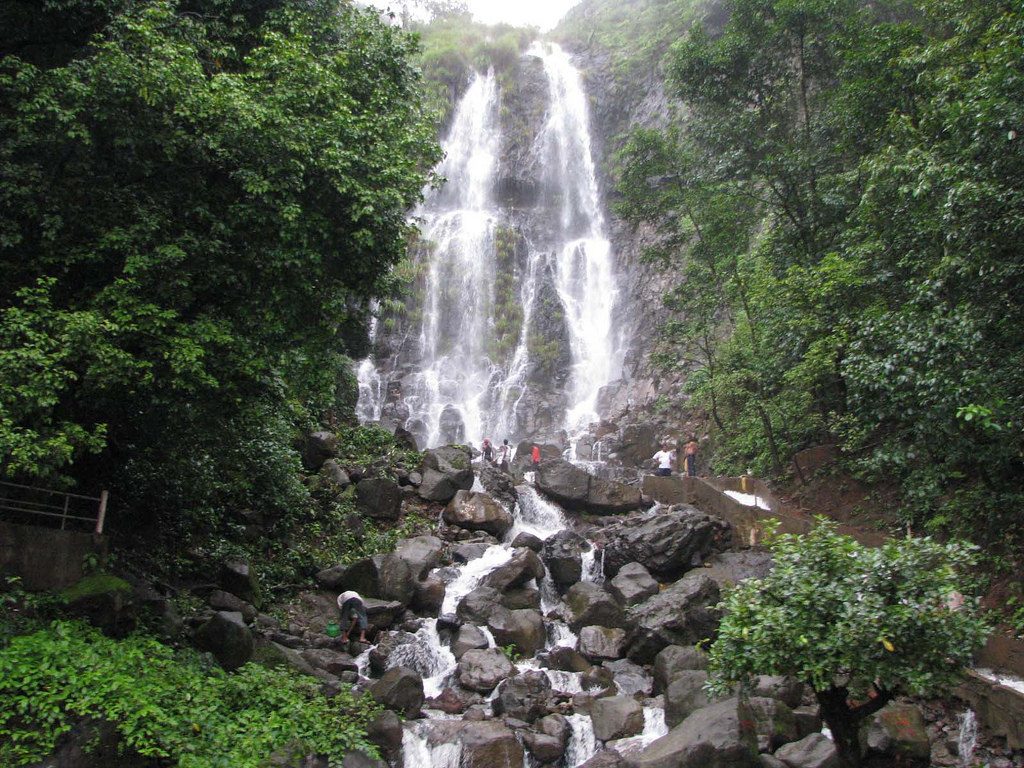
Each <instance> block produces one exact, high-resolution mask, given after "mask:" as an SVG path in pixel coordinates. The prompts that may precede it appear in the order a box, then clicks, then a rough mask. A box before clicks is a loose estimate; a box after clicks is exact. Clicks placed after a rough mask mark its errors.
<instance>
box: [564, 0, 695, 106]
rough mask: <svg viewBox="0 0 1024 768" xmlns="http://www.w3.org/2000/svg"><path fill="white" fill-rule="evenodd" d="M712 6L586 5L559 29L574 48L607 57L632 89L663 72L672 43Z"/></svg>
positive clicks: (656, 1) (643, 0) (592, 1)
mask: <svg viewBox="0 0 1024 768" xmlns="http://www.w3.org/2000/svg"><path fill="white" fill-rule="evenodd" d="M709 12H710V13H714V4H713V3H699V2H695V0H583V2H581V3H579V4H578V5H576V6H574V7H573V8H572V9H571V10H570V11H569V12H568V13H567V14H566V15H565V18H564V19H563V20H562V21H561V22H560V23H559V24H558V27H557V28H556V29H555V32H554V34H555V37H556V38H557V39H559V40H561V41H564V42H566V43H569V44H570V45H572V46H573V47H574V48H579V47H585V48H587V49H594V48H596V49H599V50H603V51H606V52H608V53H609V54H610V55H611V57H612V61H613V66H614V67H615V71H616V75H617V79H618V80H620V81H621V82H622V83H623V87H626V88H628V87H629V84H630V83H631V82H632V81H635V80H636V79H638V78H640V77H643V76H644V75H647V74H649V73H651V72H652V71H654V70H655V69H656V68H658V67H659V65H660V63H661V60H662V58H663V57H664V55H665V53H666V51H667V50H668V49H669V47H670V46H671V44H672V43H673V42H674V41H675V40H677V39H678V38H679V37H680V35H682V34H683V33H684V32H685V31H686V30H687V29H688V28H689V26H690V25H691V24H692V23H693V22H694V21H695V20H696V19H698V18H700V17H701V16H702V15H704V14H706V13H709Z"/></svg>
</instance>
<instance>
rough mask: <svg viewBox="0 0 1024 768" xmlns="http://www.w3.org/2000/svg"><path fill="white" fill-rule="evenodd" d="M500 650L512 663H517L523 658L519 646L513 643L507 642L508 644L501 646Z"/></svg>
mask: <svg viewBox="0 0 1024 768" xmlns="http://www.w3.org/2000/svg"><path fill="white" fill-rule="evenodd" d="M501 652H502V653H503V654H505V658H506V659H508V660H509V661H511V662H512V663H513V664H517V663H519V662H520V661H522V660H523V654H522V653H520V652H519V648H518V647H517V646H516V644H515V643H509V644H508V645H503V646H501Z"/></svg>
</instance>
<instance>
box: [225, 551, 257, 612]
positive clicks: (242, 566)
mask: <svg viewBox="0 0 1024 768" xmlns="http://www.w3.org/2000/svg"><path fill="white" fill-rule="evenodd" d="M217 583H218V584H220V586H221V588H222V589H223V590H224V591H225V592H230V593H231V594H232V595H235V596H237V597H240V598H242V599H243V600H245V601H247V602H250V603H253V604H254V605H259V598H260V584H259V580H258V579H257V578H256V573H255V572H254V571H253V570H252V569H251V568H250V567H249V564H248V563H244V562H241V561H239V560H229V561H228V562H226V563H224V564H223V565H221V567H220V573H218V574H217Z"/></svg>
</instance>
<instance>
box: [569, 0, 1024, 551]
mask: <svg viewBox="0 0 1024 768" xmlns="http://www.w3.org/2000/svg"><path fill="white" fill-rule="evenodd" d="M588 7H590V8H592V9H595V8H596V9H598V10H600V9H601V8H602V6H601V5H600V4H592V5H590V6H588ZM725 11H726V12H727V18H728V21H727V23H724V24H719V23H717V22H715V23H704V24H696V25H695V26H694V27H693V28H692V30H691V31H689V32H688V33H687V34H686V35H683V36H681V37H680V38H679V39H678V40H676V41H675V42H674V44H673V45H672V47H671V49H670V51H669V52H668V54H667V56H666V58H665V59H664V61H663V64H664V67H665V71H666V73H667V84H668V87H669V90H670V92H671V94H672V96H673V98H674V99H676V100H677V102H678V103H679V104H682V105H684V107H685V110H683V111H682V114H686V115H687V117H686V119H685V120H681V119H676V120H674V121H672V122H671V124H670V125H669V127H668V128H667V129H666V130H664V131H652V130H644V129H640V130H637V131H636V132H635V133H634V134H633V136H632V137H631V139H630V141H629V143H628V146H627V147H626V148H625V149H624V151H623V152H622V153H621V156H620V158H619V163H620V183H619V192H620V194H621V195H622V199H621V201H620V205H619V213H620V214H621V215H622V216H624V217H626V218H627V219H628V220H630V221H633V222H636V223H640V222H650V223H653V224H654V225H655V226H656V227H657V228H658V232H659V241H658V244H657V245H656V246H655V247H653V248H651V249H650V250H649V252H648V258H650V259H651V260H654V261H655V262H657V263H660V264H662V265H663V266H664V268H665V269H666V270H669V271H670V272H671V273H672V274H674V275H677V276H678V279H677V282H676V286H675V288H674V289H673V290H672V291H671V292H670V293H668V294H667V295H666V296H665V299H664V300H665V302H666V305H667V306H668V307H669V308H670V309H671V310H672V312H673V316H674V318H675V319H673V320H672V321H671V322H670V323H669V325H668V327H667V328H666V329H665V330H666V334H665V343H664V345H663V347H662V349H661V350H660V355H659V356H660V360H661V363H662V365H663V366H665V367H666V368H669V369H674V368H679V369H693V368H694V367H695V368H696V373H694V374H692V375H690V376H689V391H690V393H691V394H692V397H693V401H692V405H693V406H696V407H697V408H699V409H702V410H703V411H704V412H705V413H706V414H707V415H708V419H709V422H710V429H711V432H712V435H713V443H714V452H713V466H714V469H715V470H716V471H719V472H722V473H738V472H744V471H752V472H754V473H759V474H761V473H763V474H767V475H770V476H774V477H776V478H778V477H782V476H785V475H789V474H791V473H793V472H794V471H796V470H795V469H794V466H793V463H792V461H791V459H792V457H793V455H794V454H795V453H796V452H797V451H799V450H801V449H803V448H807V447H809V446H813V445H817V444H821V443H831V444H835V445H837V446H838V447H839V449H840V451H841V456H842V459H843V462H844V465H845V468H846V469H847V470H849V471H852V472H853V473H855V475H856V476H857V477H859V478H860V479H862V480H864V481H866V482H868V483H871V484H875V485H885V486H887V487H889V488H895V489H896V505H897V507H898V511H899V513H900V514H901V516H902V519H903V520H904V521H905V522H906V523H908V524H912V525H914V526H915V527H917V526H920V525H925V526H927V527H928V528H929V529H930V530H944V531H951V532H955V533H960V534H964V535H968V536H971V537H973V538H974V539H975V540H978V541H983V542H985V543H987V544H989V545H990V546H991V550H990V554H991V555H992V557H993V558H995V562H996V563H997V564H998V563H999V562H1000V558H1001V557H1002V556H1006V557H1008V558H1010V559H1013V558H1016V557H1018V556H1019V553H1020V551H1021V549H1020V544H1021V540H1020V530H1021V529H1020V526H1019V522H1018V521H1019V509H1020V507H1021V504H1022V502H1024V492H1022V490H1021V488H1020V482H1019V479H1020V477H1021V476H1022V471H1024V453H1022V450H1024V441H1022V437H1021V435H1022V432H1021V424H1022V419H1024V378H1022V371H1024V367H1022V362H1024V360H1022V350H1024V330H1022V329H1024V322H1022V321H1024V311H1022V310H1024V303H1022V301H1021V297H1020V292H1019V290H1018V287H1019V285H1020V281H1021V277H1022V273H1024V258H1022V254H1024V214H1022V211H1024V206H1022V203H1024V199H1022V194H1024V193H1022V190H1024V145H1022V139H1021V136H1020V134H1019V131H1021V129H1022V127H1024V96H1022V94H1024V87H1022V86H1024V80H1022V70H1021V67H1020V62H1021V61H1022V60H1024V48H1022V40H1024V35H1022V33H1024V13H1022V11H1021V8H1020V7H1019V5H1018V4H1014V3H1008V2H986V3H974V2H968V1H966V0H948V1H946V0H942V1H934V0H919V1H918V2H914V3H902V2H901V3H882V4H877V3H876V4H871V5H870V6H864V5H863V4H860V3H855V2H819V1H818V0H796V2H790V1H789V0H786V2H781V1H780V0H731V2H729V3H727V4H726V5H725ZM604 12H605V17H606V18H609V19H610V18H611V17H610V15H609V13H610V12H609V11H608V10H607V9H605V11H604ZM583 13H585V11H582V10H581V11H580V14H583ZM623 23H624V22H623ZM641 28H642V27H641ZM617 33H618V32H617V27H616V26H615V25H612V26H611V27H608V28H605V29H603V30H600V31H598V32H596V33H595V39H614V37H615V35H616V34H617ZM1002 562H1005V561H1002Z"/></svg>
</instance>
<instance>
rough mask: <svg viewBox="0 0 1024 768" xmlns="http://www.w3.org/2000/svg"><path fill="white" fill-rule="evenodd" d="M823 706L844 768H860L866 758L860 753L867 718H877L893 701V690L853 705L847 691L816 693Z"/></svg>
mask: <svg viewBox="0 0 1024 768" xmlns="http://www.w3.org/2000/svg"><path fill="white" fill-rule="evenodd" d="M814 695H815V697H816V698H817V699H818V704H819V705H820V706H821V719H822V720H824V721H825V724H826V725H827V726H828V729H829V730H830V731H832V740H833V741H834V742H835V745H836V752H837V753H838V754H839V761H840V762H841V763H842V764H843V766H844V768H860V765H861V761H862V759H863V755H862V754H861V751H860V725H861V722H862V721H863V720H864V718H866V717H868V716H869V715H873V714H874V713H875V712H877V711H878V710H880V709H881V708H882V707H884V706H885V705H886V704H888V703H889V702H890V701H892V697H893V694H892V692H891V691H885V690H878V689H877V688H876V689H875V692H874V693H873V694H872V696H871V698H869V699H868V700H867V701H865V702H863V703H861V704H856V705H854V706H852V707H851V706H850V705H849V703H848V699H849V695H850V692H849V691H848V690H847V689H846V688H829V689H828V690H827V691H815V692H814Z"/></svg>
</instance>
